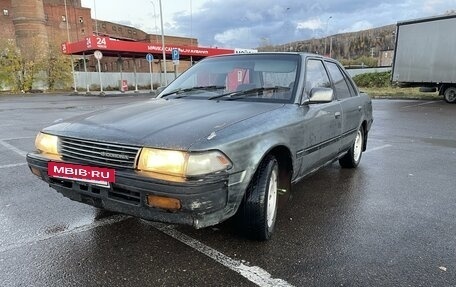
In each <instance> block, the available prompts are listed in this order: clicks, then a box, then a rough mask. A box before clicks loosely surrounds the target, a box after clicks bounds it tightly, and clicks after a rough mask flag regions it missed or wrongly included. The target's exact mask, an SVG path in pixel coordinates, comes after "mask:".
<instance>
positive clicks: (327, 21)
mask: <svg viewBox="0 0 456 287" xmlns="http://www.w3.org/2000/svg"><path fill="white" fill-rule="evenodd" d="M332 17H333V16H329V17H328V20H326V31H325V52H324V53H323V54H324V55H326V51H327V50H326V45H327V44H326V43H327V41H328V26H329V20H331V19H332Z"/></svg>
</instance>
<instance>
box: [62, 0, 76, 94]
mask: <svg viewBox="0 0 456 287" xmlns="http://www.w3.org/2000/svg"><path fill="white" fill-rule="evenodd" d="M63 3H64V4H65V22H66V29H67V40H68V44H69V43H70V26H69V24H68V10H67V1H66V0H64V2H63ZM70 58H71V73H72V74H73V86H74V93H75V94H77V93H78V89H77V87H76V73H75V72H74V62H73V54H71V55H70Z"/></svg>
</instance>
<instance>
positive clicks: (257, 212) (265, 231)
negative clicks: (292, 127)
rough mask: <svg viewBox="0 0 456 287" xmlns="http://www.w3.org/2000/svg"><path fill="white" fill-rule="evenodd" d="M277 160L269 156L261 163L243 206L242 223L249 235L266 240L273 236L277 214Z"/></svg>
mask: <svg viewBox="0 0 456 287" xmlns="http://www.w3.org/2000/svg"><path fill="white" fill-rule="evenodd" d="M278 175H279V168H278V164H277V160H276V159H275V157H273V156H268V157H267V158H266V159H264V160H263V162H262V163H261V164H260V167H259V168H258V170H257V171H256V173H255V175H254V176H253V179H252V181H251V183H250V184H249V187H248V188H247V191H246V197H245V199H244V202H243V206H242V207H241V210H240V211H241V212H242V218H241V220H242V225H243V226H244V227H245V229H246V231H247V233H248V235H249V236H251V237H253V238H255V239H258V240H261V241H264V240H268V239H269V238H271V235H272V233H273V231H274V226H275V222H276V216H277V186H278V180H279V179H278Z"/></svg>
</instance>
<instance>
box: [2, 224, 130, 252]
mask: <svg viewBox="0 0 456 287" xmlns="http://www.w3.org/2000/svg"><path fill="white" fill-rule="evenodd" d="M128 218H130V217H129V216H125V215H113V216H110V217H107V218H103V219H101V220H98V221H95V222H93V223H91V224H87V225H82V226H77V227H75V228H72V229H67V230H65V231H62V232H60V233H55V234H45V235H41V236H38V237H33V238H28V239H26V240H22V241H18V242H16V243H13V244H9V245H3V246H0V253H2V252H6V251H9V250H13V249H18V248H22V247H24V246H26V245H33V244H36V243H39V242H41V241H45V240H48V239H52V238H58V237H62V236H66V235H72V234H78V233H81V232H85V231H89V230H92V229H95V228H97V227H101V226H105V225H110V224H114V223H117V222H121V221H124V220H126V219H128Z"/></svg>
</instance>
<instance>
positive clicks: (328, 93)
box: [304, 88, 334, 104]
mask: <svg viewBox="0 0 456 287" xmlns="http://www.w3.org/2000/svg"><path fill="white" fill-rule="evenodd" d="M333 100H334V91H333V89H331V88H313V89H312V90H310V97H309V99H308V100H306V101H304V104H318V103H330V102H332V101H333Z"/></svg>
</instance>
